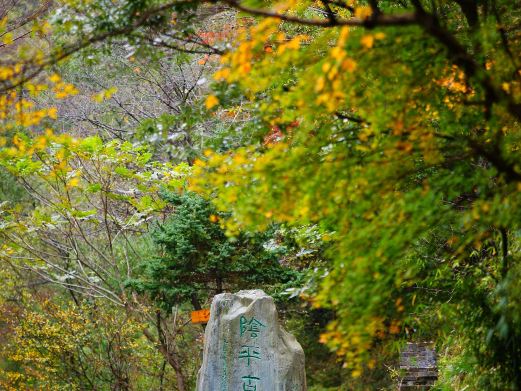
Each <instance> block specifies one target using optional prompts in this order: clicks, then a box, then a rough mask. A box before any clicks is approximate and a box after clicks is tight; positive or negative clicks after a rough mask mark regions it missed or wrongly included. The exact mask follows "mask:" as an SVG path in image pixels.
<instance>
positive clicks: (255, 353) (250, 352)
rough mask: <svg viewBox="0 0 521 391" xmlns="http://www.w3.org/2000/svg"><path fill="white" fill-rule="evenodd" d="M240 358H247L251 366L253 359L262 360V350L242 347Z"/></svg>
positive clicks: (246, 346)
mask: <svg viewBox="0 0 521 391" xmlns="http://www.w3.org/2000/svg"><path fill="white" fill-rule="evenodd" d="M239 358H245V359H246V363H247V365H248V366H250V360H251V359H252V358H255V359H257V360H260V358H261V357H260V349H259V347H258V346H251V345H242V346H241V350H239Z"/></svg>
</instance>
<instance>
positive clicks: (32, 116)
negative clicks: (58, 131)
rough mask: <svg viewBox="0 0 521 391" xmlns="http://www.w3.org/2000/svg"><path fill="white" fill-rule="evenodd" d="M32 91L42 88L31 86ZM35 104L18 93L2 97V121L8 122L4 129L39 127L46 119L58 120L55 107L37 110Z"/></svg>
mask: <svg viewBox="0 0 521 391" xmlns="http://www.w3.org/2000/svg"><path fill="white" fill-rule="evenodd" d="M31 89H33V90H35V89H40V90H41V89H42V87H41V86H35V85H31ZM35 106H36V105H35V103H34V102H32V101H29V100H27V99H25V98H22V97H19V96H18V94H17V92H16V91H11V92H9V94H5V95H0V120H7V122H6V123H5V124H4V129H10V128H12V127H13V126H23V127H30V126H36V125H39V124H40V123H41V122H42V120H43V119H45V118H52V119H56V118H57V110H56V108H54V107H51V108H43V109H37V108H36V107H35Z"/></svg>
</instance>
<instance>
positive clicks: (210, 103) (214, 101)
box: [205, 95, 219, 110]
mask: <svg viewBox="0 0 521 391" xmlns="http://www.w3.org/2000/svg"><path fill="white" fill-rule="evenodd" d="M218 104H219V98H217V97H216V96H215V95H210V96H209V97H208V98H206V102H205V106H206V108H207V109H208V110H210V109H212V108H213V107H215V106H217V105H218Z"/></svg>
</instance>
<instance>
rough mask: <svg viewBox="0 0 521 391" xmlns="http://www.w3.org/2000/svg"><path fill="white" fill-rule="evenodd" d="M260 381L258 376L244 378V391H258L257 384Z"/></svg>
mask: <svg viewBox="0 0 521 391" xmlns="http://www.w3.org/2000/svg"><path fill="white" fill-rule="evenodd" d="M259 380H260V378H259V377H256V376H251V375H250V376H243V377H242V391H257V384H256V382H258V381H259Z"/></svg>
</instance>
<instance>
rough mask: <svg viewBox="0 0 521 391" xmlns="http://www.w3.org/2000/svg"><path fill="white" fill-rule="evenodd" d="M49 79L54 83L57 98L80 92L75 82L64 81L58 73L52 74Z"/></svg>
mask: <svg viewBox="0 0 521 391" xmlns="http://www.w3.org/2000/svg"><path fill="white" fill-rule="evenodd" d="M49 80H50V81H51V82H52V83H53V84H54V85H53V89H52V91H53V92H54V95H55V97H56V98H57V99H64V98H67V97H68V96H72V95H76V94H77V93H78V92H79V91H78V90H77V88H76V87H75V86H74V85H73V84H71V83H66V82H64V81H63V80H62V79H61V77H60V75H58V74H56V73H55V74H53V75H51V76H50V77H49Z"/></svg>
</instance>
